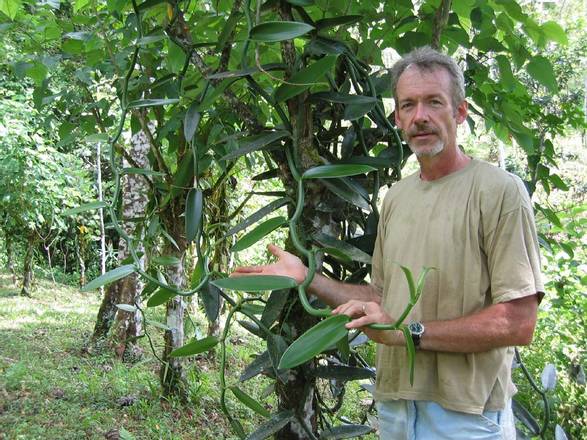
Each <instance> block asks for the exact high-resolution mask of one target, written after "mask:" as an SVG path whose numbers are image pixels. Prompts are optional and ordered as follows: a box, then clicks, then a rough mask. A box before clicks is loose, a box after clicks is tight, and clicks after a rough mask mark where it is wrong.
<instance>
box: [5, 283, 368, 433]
mask: <svg viewBox="0 0 587 440" xmlns="http://www.w3.org/2000/svg"><path fill="white" fill-rule="evenodd" d="M18 293H19V290H18V289H17V288H16V287H15V286H13V285H12V282H11V279H10V278H9V276H8V275H7V274H4V273H0V440H8V439H10V440H12V439H26V440H29V439H30V440H33V439H104V438H109V437H107V434H108V433H109V432H111V431H114V430H117V431H120V438H121V439H123V440H125V439H170V440H175V439H177V440H179V439H198V440H208V439H215V440H217V439H227V440H230V439H236V438H237V437H236V436H235V435H234V434H233V433H232V432H231V430H230V428H229V425H228V423H227V420H226V418H225V417H224V415H223V414H222V412H221V411H220V404H219V394H220V386H219V379H218V361H217V358H218V356H216V357H214V356H211V357H206V356H200V357H197V358H196V359H195V361H192V362H191V363H189V364H188V366H187V376H188V379H189V384H190V390H189V399H190V402H189V403H188V404H187V405H180V404H179V403H178V402H176V401H173V400H172V401H165V400H161V399H160V395H159V382H158V370H159V363H158V361H157V360H156V359H155V357H154V356H153V354H152V353H151V351H150V348H149V347H148V345H147V342H146V340H145V339H142V340H141V344H144V347H143V348H144V356H143V358H142V359H141V360H140V361H139V362H137V363H134V364H130V363H123V362H121V361H119V360H117V359H116V358H114V357H113V356H111V355H110V354H109V352H108V350H102V352H101V353H100V352H98V353H93V354H92V355H90V354H88V353H87V351H86V350H85V349H84V347H85V345H86V343H87V341H88V339H89V337H90V335H91V332H92V329H93V325H94V322H95V318H96V314H97V310H98V307H99V304H100V297H99V295H98V294H97V293H80V292H79V290H78V289H76V288H71V287H68V286H65V285H61V284H56V285H54V284H53V283H52V282H51V281H46V280H42V279H39V280H38V281H37V285H36V288H35V290H34V291H33V296H32V298H24V297H20V296H18ZM149 313H150V314H151V316H148V317H149V318H151V319H154V320H157V321H163V317H162V308H157V309H155V310H149ZM195 322H196V323H197V322H204V320H203V319H202V320H200V319H195ZM196 325H197V324H196ZM193 330H194V329H192V333H193ZM200 332H201V333H205V329H204V328H202V329H200ZM150 333H152V334H153V339H154V343H155V345H156V350H157V351H158V352H160V351H161V350H160V347H161V340H162V338H161V331H160V330H158V329H154V328H152V327H151V328H150ZM262 350H263V348H262V344H261V342H259V340H258V339H256V338H254V337H252V336H250V335H249V334H248V333H247V332H245V331H244V330H242V329H240V328H239V329H234V330H231V343H230V344H228V345H227V355H228V362H227V365H228V367H227V383H228V385H230V384H235V383H237V382H238V376H239V374H240V372H241V371H242V370H243V368H244V367H245V366H246V365H247V364H248V363H249V362H250V361H251V359H252V356H253V354H255V353H259V352H260V351H262ZM270 383H271V381H270V379H268V378H266V377H264V376H258V377H256V378H253V379H251V380H249V381H247V382H245V383H243V384H239V387H241V388H242V389H243V390H244V391H245V392H247V393H248V394H250V395H252V396H254V397H255V398H258V399H259V400H261V401H263V403H264V404H265V405H266V406H267V408H268V409H269V410H270V411H272V412H275V408H274V407H275V401H274V398H273V397H272V396H270V397H269V398H261V397H260V395H261V393H262V391H263V389H264V388H265V387H266V386H267V385H269V384H270ZM357 390H358V385H357V384H352V387H351V388H350V389H348V390H347V395H348V396H349V397H348V398H347V399H345V400H346V401H350V402H351V403H350V405H351V406H345V407H344V408H343V414H344V415H345V416H348V417H349V418H351V419H353V420H357V419H358V414H359V413H360V412H362V411H364V408H360V407H359V405H358V402H359V399H361V398H364V397H366V395H365V394H359V395H357V394H356V393H357ZM229 399H230V400H229V407H230V408H231V410H232V411H233V416H234V417H235V418H237V419H238V420H239V421H240V422H241V423H242V424H243V427H244V428H245V431H246V432H248V433H250V432H252V431H253V430H254V429H255V428H256V427H257V426H259V425H260V424H261V423H262V422H263V419H262V418H261V417H260V416H258V415H257V414H255V413H253V412H252V411H250V410H249V409H248V408H246V407H244V406H243V405H241V404H240V403H238V402H237V401H236V400H235V399H233V396H232V395H231V394H230V393H229ZM129 401H130V402H132V404H130V405H125V403H127V402H129ZM125 432H128V433H129V434H128V435H126V434H125ZM112 438H118V437H112ZM364 438H368V439H375V436H366V437H364Z"/></svg>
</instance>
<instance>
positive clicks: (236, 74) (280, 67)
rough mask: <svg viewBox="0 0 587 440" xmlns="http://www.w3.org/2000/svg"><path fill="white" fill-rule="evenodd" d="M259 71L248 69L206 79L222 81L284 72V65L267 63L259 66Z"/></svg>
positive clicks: (223, 73)
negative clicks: (274, 71)
mask: <svg viewBox="0 0 587 440" xmlns="http://www.w3.org/2000/svg"><path fill="white" fill-rule="evenodd" d="M261 68H262V69H263V70H261V69H259V68H258V67H257V66H253V67H248V68H246V69H241V70H230V71H226V72H217V73H213V74H211V75H208V76H206V79H224V78H240V77H243V76H249V75H252V74H254V73H259V72H261V71H263V72H271V71H273V70H285V64H282V63H269V64H263V65H261Z"/></svg>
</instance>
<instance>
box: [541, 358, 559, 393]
mask: <svg viewBox="0 0 587 440" xmlns="http://www.w3.org/2000/svg"><path fill="white" fill-rule="evenodd" d="M540 379H541V381H542V388H543V390H544V391H552V390H554V387H555V386H556V367H555V366H554V365H553V364H548V365H546V367H544V370H542V374H541V375H540Z"/></svg>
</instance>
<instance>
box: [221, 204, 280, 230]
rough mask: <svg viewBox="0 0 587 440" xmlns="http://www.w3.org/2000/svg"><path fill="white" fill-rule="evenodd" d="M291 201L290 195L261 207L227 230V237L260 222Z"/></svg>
mask: <svg viewBox="0 0 587 440" xmlns="http://www.w3.org/2000/svg"><path fill="white" fill-rule="evenodd" d="M289 201H290V199H289V198H288V197H283V198H281V199H278V200H274V201H273V202H271V203H269V204H268V205H267V206H264V207H263V208H261V209H259V210H258V211H255V212H254V213H253V214H251V215H250V216H248V217H247V218H246V219H244V220H243V221H242V222H240V223H239V224H238V225H236V226H233V227H232V228H230V229H229V230H228V232H226V235H225V237H230V236H231V235H234V234H236V233H237V232H240V231H242V230H243V229H246V228H248V227H249V226H250V225H252V224H253V223H256V222H258V221H259V220H261V219H262V218H263V217H265V216H266V215H269V214H271V213H273V212H275V211H276V210H277V209H278V208H281V207H282V206H283V205H285V204H286V203H288V202H289Z"/></svg>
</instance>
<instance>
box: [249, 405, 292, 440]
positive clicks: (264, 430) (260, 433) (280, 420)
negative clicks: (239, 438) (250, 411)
mask: <svg viewBox="0 0 587 440" xmlns="http://www.w3.org/2000/svg"><path fill="white" fill-rule="evenodd" d="M292 420H294V412H293V410H287V411H281V412H279V413H277V414H275V415H274V416H273V417H271V418H270V419H269V420H268V421H267V422H265V423H263V424H262V425H261V426H259V427H258V428H257V430H256V431H254V432H253V433H252V434H251V435H249V436H248V437H247V438H246V440H264V439H266V438H267V437H269V436H271V435H273V434H275V433H276V432H278V431H279V430H280V429H281V428H283V427H284V426H285V425H287V424H288V423H289V422H291V421H292Z"/></svg>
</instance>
